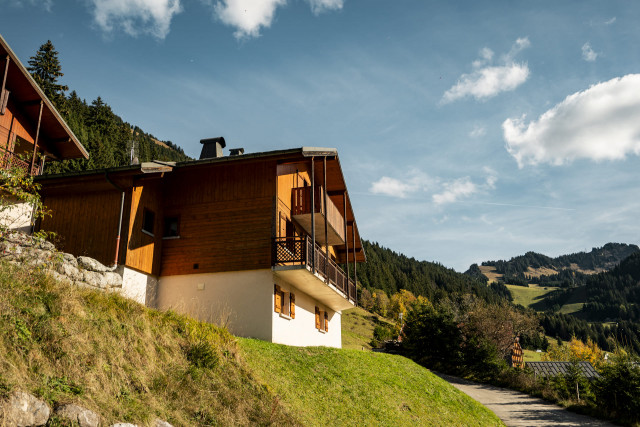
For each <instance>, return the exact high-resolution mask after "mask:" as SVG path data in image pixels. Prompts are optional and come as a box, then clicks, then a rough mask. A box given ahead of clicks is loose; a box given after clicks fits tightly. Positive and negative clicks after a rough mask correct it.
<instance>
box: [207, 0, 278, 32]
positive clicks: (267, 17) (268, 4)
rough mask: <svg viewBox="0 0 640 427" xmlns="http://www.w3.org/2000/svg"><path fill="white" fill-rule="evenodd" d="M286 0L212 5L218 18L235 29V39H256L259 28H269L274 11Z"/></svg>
mask: <svg viewBox="0 0 640 427" xmlns="http://www.w3.org/2000/svg"><path fill="white" fill-rule="evenodd" d="M286 3H287V0H222V1H219V2H217V3H216V4H215V5H214V11H215V13H216V15H217V16H218V18H219V19H220V20H221V21H222V22H223V23H225V24H227V25H230V26H232V27H235V28H237V30H236V32H235V33H234V35H235V36H236V38H248V37H258V36H259V35H260V29H261V28H269V27H270V26H271V22H273V17H274V15H275V12H276V9H277V8H278V7H279V6H284V5H285V4H286Z"/></svg>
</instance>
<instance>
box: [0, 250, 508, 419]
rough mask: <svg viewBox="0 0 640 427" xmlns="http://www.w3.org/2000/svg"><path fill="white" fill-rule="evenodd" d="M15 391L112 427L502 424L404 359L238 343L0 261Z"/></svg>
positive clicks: (9, 380)
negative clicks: (160, 422) (116, 426)
mask: <svg viewBox="0 0 640 427" xmlns="http://www.w3.org/2000/svg"><path fill="white" fill-rule="evenodd" d="M14 391H26V392H29V393H32V394H34V395H36V396H37V397H40V398H42V399H44V400H45V401H46V402H47V403H48V404H49V405H50V406H52V407H55V406H56V405H60V404H64V403H76V404H79V405H81V406H84V407H86V408H88V409H91V410H93V411H95V412H97V413H99V414H100V415H101V416H102V417H103V419H102V421H103V423H104V424H105V425H110V424H113V423H115V422H129V423H135V424H138V425H149V424H150V423H152V421H153V420H154V419H155V418H156V417H159V418H161V419H164V420H166V421H168V422H170V423H171V424H173V425H175V426H193V425H202V426H206V425H312V426H315V425H318V426H319V425H327V424H328V423H336V424H340V425H410V424H414V425H415V424H422V425H501V422H500V420H499V419H498V418H496V417H495V415H494V414H493V413H492V412H490V411H489V410H488V409H486V408H485V407H483V406H481V405H480V404H478V403H477V402H475V401H473V400H472V399H470V398H468V397H467V396H466V395H464V394H462V393H460V392H458V391H457V390H456V389H454V388H453V387H451V386H450V385H449V384H448V383H446V382H444V381H443V380H441V379H440V378H438V377H436V376H435V375H433V374H431V372H429V371H428V370H426V369H424V368H422V367H420V366H418V365H416V364H415V363H413V362H412V361H410V360H408V359H405V358H403V357H399V356H390V355H386V354H378V353H372V352H369V351H361V350H359V351H355V350H338V349H328V348H295V347H287V346H281V345H277V344H271V343H266V342H262V341H255V340H249V339H237V338H235V337H233V336H231V335H230V334H229V333H228V332H227V331H226V330H225V329H221V328H217V327H215V326H213V325H210V324H206V323H202V322H197V321H195V320H193V319H190V318H188V317H186V316H181V315H177V314H175V313H173V312H170V311H169V312H159V311H156V310H151V309H148V308H145V307H144V306H142V305H140V304H137V303H135V302H133V301H131V300H128V299H126V298H123V297H120V296H119V295H117V294H114V293H109V294H105V293H102V292H98V291H95V290H89V289H80V288H76V287H72V286H68V285H64V284H60V283H58V282H56V281H55V280H53V279H51V278H50V277H48V276H46V275H45V274H43V273H42V272H39V271H37V270H32V269H29V268H26V267H22V266H16V265H12V264H9V263H6V262H0V403H1V401H2V399H4V398H6V397H7V396H8V395H9V394H10V393H12V392H14ZM0 412H1V411H0ZM0 418H1V415H0ZM53 422H54V423H55V422H59V420H58V421H53ZM50 423H51V421H50ZM0 425H2V419H0ZM52 425H64V424H52Z"/></svg>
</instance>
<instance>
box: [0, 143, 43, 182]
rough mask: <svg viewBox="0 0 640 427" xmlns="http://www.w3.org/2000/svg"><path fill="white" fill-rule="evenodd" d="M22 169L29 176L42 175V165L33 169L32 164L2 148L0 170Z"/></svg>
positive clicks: (0, 151) (37, 165) (0, 149)
mask: <svg viewBox="0 0 640 427" xmlns="http://www.w3.org/2000/svg"><path fill="white" fill-rule="evenodd" d="M13 168H17V169H21V170H23V171H24V172H25V173H27V174H29V175H32V176H34V175H40V174H41V173H42V164H35V165H34V166H33V169H31V163H29V162H26V161H24V160H22V159H21V158H20V157H19V156H18V155H16V154H15V153H14V152H12V151H7V150H5V149H4V148H0V169H7V170H8V169H13Z"/></svg>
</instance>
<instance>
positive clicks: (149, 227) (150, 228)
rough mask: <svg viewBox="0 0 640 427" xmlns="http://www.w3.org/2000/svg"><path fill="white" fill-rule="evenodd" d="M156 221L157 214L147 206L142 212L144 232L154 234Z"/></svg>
mask: <svg viewBox="0 0 640 427" xmlns="http://www.w3.org/2000/svg"><path fill="white" fill-rule="evenodd" d="M155 222H156V214H155V213H154V212H153V211H152V210H149V209H147V208H145V209H144V211H143V213H142V232H143V233H145V234H148V235H149V236H151V237H153V236H154V228H155V227H154V225H155Z"/></svg>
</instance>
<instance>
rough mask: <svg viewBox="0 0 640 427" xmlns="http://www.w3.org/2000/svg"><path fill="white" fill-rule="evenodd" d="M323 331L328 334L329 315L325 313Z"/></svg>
mask: <svg viewBox="0 0 640 427" xmlns="http://www.w3.org/2000/svg"><path fill="white" fill-rule="evenodd" d="M324 331H325V332H329V315H328V314H327V312H326V311H325V312H324Z"/></svg>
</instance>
